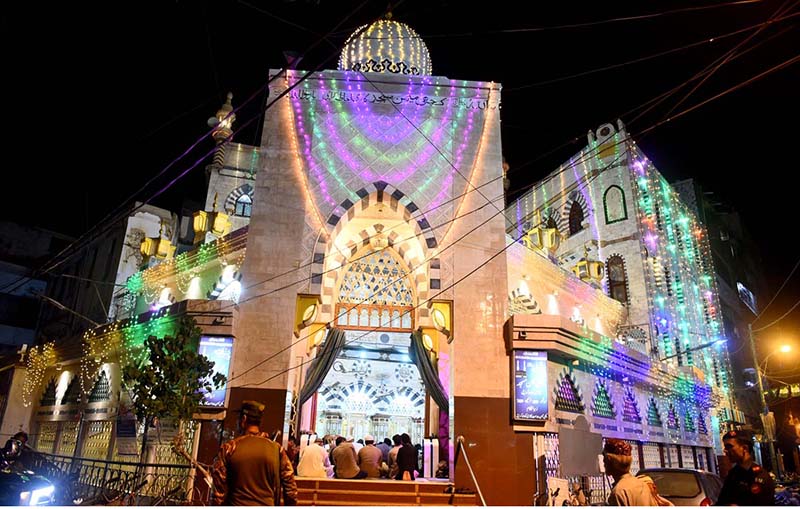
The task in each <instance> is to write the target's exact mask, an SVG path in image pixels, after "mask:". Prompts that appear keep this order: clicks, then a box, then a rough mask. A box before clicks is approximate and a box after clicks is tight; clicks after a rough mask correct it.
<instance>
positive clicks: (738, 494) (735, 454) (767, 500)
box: [717, 431, 775, 505]
mask: <svg viewBox="0 0 800 509" xmlns="http://www.w3.org/2000/svg"><path fill="white" fill-rule="evenodd" d="M722 443H723V445H724V447H725V455H726V456H728V459H730V460H731V461H732V462H733V463H736V465H735V466H734V467H733V468H732V469H731V470H730V472H728V477H726V478H725V484H723V485H722V490H721V491H720V492H719V499H718V500H717V505H775V483H774V482H773V481H772V478H771V477H770V476H769V473H767V471H765V470H764V469H763V468H761V465H758V464H756V463H755V461H753V437H752V435H751V434H750V433H749V432H747V431H729V432H727V433H725V436H723V437H722Z"/></svg>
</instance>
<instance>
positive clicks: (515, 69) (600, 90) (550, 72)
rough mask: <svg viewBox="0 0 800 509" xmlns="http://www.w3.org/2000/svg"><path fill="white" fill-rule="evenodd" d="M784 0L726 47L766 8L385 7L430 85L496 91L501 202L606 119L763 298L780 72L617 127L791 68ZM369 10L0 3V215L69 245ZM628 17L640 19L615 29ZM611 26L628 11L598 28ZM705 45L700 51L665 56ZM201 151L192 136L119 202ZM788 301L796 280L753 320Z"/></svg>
mask: <svg viewBox="0 0 800 509" xmlns="http://www.w3.org/2000/svg"><path fill="white" fill-rule="evenodd" d="M785 3H786V4H787V5H794V7H793V9H792V10H790V11H789V15H792V14H794V15H795V16H796V17H789V18H788V19H783V20H780V21H777V22H775V23H772V24H771V25H770V26H769V27H767V28H765V29H764V30H762V31H761V32H759V33H757V34H756V35H755V36H754V37H753V38H752V39H751V40H750V41H749V42H744V43H743V41H745V39H746V37H748V36H750V35H752V34H755V33H756V30H755V29H753V30H748V31H745V32H742V33H739V34H738V35H734V36H728V37H723V36H724V35H725V34H728V33H730V32H734V31H737V30H741V29H745V28H748V27H752V26H754V25H757V24H759V23H763V22H765V21H766V20H768V19H769V18H770V17H771V16H773V15H775V13H776V11H778V10H779V8H781V7H782V6H783V5H784V2H783V1H761V2H738V3H737V2H698V1H694V0H686V1H683V2H630V3H620V2H586V3H585V5H583V4H581V3H579V2H519V1H516V2H504V1H492V2H481V3H472V2H463V1H455V0H450V1H447V0H407V1H405V2H394V8H393V13H394V19H396V20H398V21H402V22H405V23H407V24H409V25H410V26H411V27H412V28H414V29H415V30H416V31H417V32H418V33H419V34H420V35H421V36H422V37H423V39H424V40H425V42H426V43H427V45H428V48H429V50H430V55H431V60H432V62H433V68H434V74H436V75H444V76H447V77H449V78H454V79H465V80H487V81H488V80H493V81H495V82H499V83H502V85H503V87H504V89H503V94H502V112H501V115H502V128H503V132H502V134H503V152H504V155H505V157H506V159H507V161H508V162H509V164H510V166H511V168H512V173H511V174H510V175H511V183H512V191H513V190H514V189H519V188H521V187H523V186H526V185H528V184H530V183H532V182H534V181H536V180H538V179H540V178H542V177H544V176H545V175H547V174H548V173H550V172H551V171H553V170H554V169H555V168H556V167H557V166H558V164H559V163H561V162H563V161H564V160H566V159H567V158H569V157H570V156H571V155H573V154H574V153H576V152H577V151H578V150H579V149H580V148H581V147H583V146H584V145H585V144H586V133H587V131H588V130H589V129H596V128H597V127H598V126H599V125H601V124H603V123H605V122H613V121H614V120H615V119H616V118H618V117H621V118H622V120H623V121H624V122H625V123H626V124H627V128H628V130H629V132H630V133H631V134H632V135H633V136H634V138H635V139H636V140H637V142H638V143H639V145H640V146H641V147H642V148H643V149H644V151H645V153H647V154H648V155H649V157H650V158H651V159H652V160H653V161H654V163H655V165H656V167H657V168H658V169H659V170H660V171H661V172H662V173H663V174H664V175H665V176H666V177H667V179H668V180H670V181H673V180H678V179H684V178H695V179H697V180H698V181H699V182H700V184H701V185H702V186H703V188H704V189H705V190H706V191H710V192H713V193H714V197H715V199H716V200H717V201H720V202H724V203H727V204H729V205H731V206H732V207H734V208H735V209H736V210H738V211H739V212H740V214H741V216H742V218H743V220H744V222H745V224H746V226H747V227H748V228H749V230H750V232H751V233H752V235H753V237H754V238H755V240H756V242H757V243H758V245H759V246H760V248H761V255H762V257H763V260H764V270H765V272H766V276H767V277H766V281H765V283H766V285H765V290H766V291H765V293H764V294H763V295H761V305H762V306H763V305H764V304H766V302H768V301H769V300H770V299H771V298H772V296H773V295H774V293H775V291H776V290H777V289H778V287H779V286H780V285H781V283H782V282H783V281H784V279H785V278H786V276H787V275H788V274H789V272H790V271H791V270H792V268H793V267H794V265H795V263H796V262H797V261H798V259H799V258H800V250H798V249H797V248H796V247H795V246H796V245H797V231H798V228H797V227H796V224H797V221H796V217H797V216H796V212H795V208H796V207H795V203H796V201H797V200H798V198H797V197H796V190H797V184H798V180H800V179H798V176H797V169H798V164H797V162H796V161H797V160H796V157H795V155H794V153H793V152H794V148H795V147H796V146H797V118H798V116H799V115H800V108H799V107H798V102H800V101H798V92H797V91H798V89H800V86H798V84H800V63H795V64H794V65H790V66H788V67H785V68H782V69H780V70H777V71H775V72H772V73H770V74H768V75H767V76H765V77H763V78H762V79H759V80H758V81H755V82H753V83H751V84H749V85H747V86H744V87H743V88H741V89H739V90H736V91H733V92H731V93H728V94H726V95H724V96H723V97H721V98H720V99H717V100H715V101H713V102H711V103H709V104H707V105H705V106H702V107H700V108H698V109H696V110H695V111H693V112H690V113H688V114H686V115H685V116H682V117H681V118H679V119H677V120H674V121H672V122H669V123H667V124H665V125H661V126H660V127H657V128H655V129H653V130H652V131H650V132H649V133H648V134H646V135H645V136H638V135H637V133H640V132H642V131H644V130H646V129H648V128H649V127H651V126H653V125H654V124H656V123H658V122H660V121H661V120H663V119H664V118H665V116H666V114H667V112H668V111H669V110H670V109H671V108H673V107H675V106H676V104H677V103H678V102H679V101H681V100H683V103H682V104H680V105H678V106H677V107H676V108H675V111H674V112H673V114H674V113H679V112H681V111H683V110H685V109H687V108H690V107H692V106H694V105H696V104H699V103H701V102H702V101H704V100H706V99H708V98H710V97H713V96H715V95H717V94H720V93H723V92H725V91H726V90H728V89H730V88H731V87H734V86H736V85H739V84H741V83H743V82H745V81H746V80H748V79H750V78H753V77H754V76H756V75H758V74H760V73H762V72H765V71H767V70H769V69H771V68H773V67H775V66H778V65H780V64H782V63H784V62H786V61H787V60H789V59H791V58H794V57H796V56H797V50H798V48H800V38H799V37H798V27H797V23H798V22H800V16H798V15H797V14H798V12H800V10H798V8H797V6H796V5H797V4H796V2H785ZM22 4H24V5H22ZM540 4H541V6H540ZM552 4H559V7H554V6H553V5H552ZM545 5H546V7H544V6H545ZM386 6H387V3H386V2H385V1H380V2H375V1H371V2H366V3H364V5H363V6H361V2H352V1H344V0H336V1H334V0H317V1H304V0H297V1H293V2H292V1H269V2H257V1H256V0H251V1H248V2H245V1H241V2H236V1H233V0H223V1H177V2H176V1H171V2H168V1H162V2H106V3H101V4H97V5H96V6H95V5H91V6H90V5H87V4H85V3H80V2H79V3H74V2H72V3H59V4H56V5H44V4H40V3H33V2H16V3H12V4H8V5H6V6H4V12H3V14H2V27H0V28H1V30H0V32H2V35H0V37H2V42H3V48H4V50H5V51H4V54H5V55H4V65H3V71H4V72H3V75H4V78H5V79H4V80H3V81H4V83H5V87H4V89H5V90H6V92H5V94H4V100H3V109H2V111H3V117H4V133H3V134H4V136H3V140H4V147H5V150H4V155H5V158H4V162H5V169H6V171H5V174H6V176H7V177H10V178H11V184H10V185H9V186H8V187H6V189H5V190H6V192H5V193H4V196H3V198H4V199H3V200H2V214H0V218H3V219H9V220H13V221H18V222H22V223H26V224H31V225H35V226H41V227H45V228H49V229H53V230H56V231H61V232H65V233H69V234H72V235H78V234H80V233H82V232H84V231H86V230H87V229H88V228H90V227H91V226H93V225H94V224H95V223H96V222H97V221H98V220H100V219H101V218H103V217H104V216H105V215H106V214H107V213H108V212H109V211H110V210H112V209H113V208H114V207H115V206H116V205H118V204H119V203H120V202H122V201H123V200H124V199H126V198H128V197H129V196H130V195H131V194H133V193H134V192H135V191H136V190H137V189H139V188H140V187H141V186H142V184H144V183H145V182H146V181H147V180H149V179H150V178H151V177H153V176H154V175H156V174H157V173H158V172H159V171H161V170H162V169H163V168H164V167H165V166H166V165H167V164H168V163H169V162H170V161H172V160H173V159H174V158H176V157H177V156H178V155H179V154H181V153H182V152H184V151H185V150H186V149H187V148H188V147H189V146H190V145H191V143H193V142H194V141H196V140H197V139H198V138H200V137H201V136H202V135H203V134H204V133H205V132H206V131H207V129H208V128H207V124H206V120H207V119H208V118H209V117H210V116H211V115H213V113H214V112H215V111H216V110H217V108H218V107H219V106H220V104H221V102H222V101H223V100H224V97H225V94H226V93H227V92H228V91H229V90H230V91H232V92H233V93H234V106H238V105H240V104H242V102H243V101H245V99H246V98H247V97H249V96H250V95H251V94H253V93H254V92H255V91H257V90H259V88H260V87H263V85H264V83H265V82H266V79H267V72H268V69H270V68H280V67H282V66H283V65H284V64H285V63H286V59H285V57H284V51H287V50H289V51H296V52H298V53H301V54H302V53H304V52H306V49H307V48H308V47H309V46H311V45H312V44H313V43H315V42H316V41H317V40H318V39H319V38H320V36H321V35H322V34H326V33H329V32H332V34H331V35H330V36H329V37H328V41H329V42H322V43H321V44H319V45H317V47H316V48H315V49H314V50H312V51H310V52H307V53H306V54H305V56H304V58H303V60H302V62H301V63H300V65H299V66H298V68H299V69H303V70H307V69H312V68H314V67H316V66H317V65H318V64H320V63H322V62H325V61H326V59H330V60H328V64H327V65H325V66H324V67H325V68H335V66H336V62H337V60H338V53H339V49H340V48H341V46H342V44H343V42H344V40H345V39H346V37H347V36H348V35H349V34H350V33H352V32H353V31H354V30H355V29H356V28H357V27H358V26H360V25H362V24H364V23H369V22H371V21H373V20H375V19H376V18H378V17H379V16H381V15H382V14H383V12H384V11H385V9H386ZM523 6H525V9H526V10H525V12H523V11H522V7H523ZM705 7H713V8H705ZM654 14H660V15H658V16H651V15H654ZM348 15H350V17H349V19H346V20H345V21H344V22H343V23H342V24H341V27H340V28H338V29H334V27H335V26H336V25H337V23H340V22H341V21H342V20H344V19H345V18H346V17H347V16H348ZM641 16H647V17H646V18H642V19H630V18H636V17H641ZM783 17H786V15H785V14H784V16H783ZM613 18H628V19H622V20H618V21H611V22H603V21H604V20H610V19H613ZM568 25H571V26H568ZM712 37H713V38H715V41H714V42H713V43H709V42H706V43H703V44H699V45H696V46H693V47H689V48H685V49H681V50H678V48H682V47H684V46H687V45H690V44H694V43H698V42H700V41H708V39H710V38H712ZM740 43H743V44H742V46H741V47H740V48H739V50H738V52H737V54H736V57H735V58H732V59H730V61H729V62H727V63H726V64H725V65H724V66H722V67H721V68H720V69H719V70H718V71H717V72H716V73H714V74H713V76H711V77H710V78H709V79H708V80H707V81H705V82H704V83H703V84H702V85H701V86H700V87H699V88H698V89H697V90H696V91H695V92H693V93H692V94H689V92H690V91H691V89H692V88H693V86H694V84H696V83H698V82H697V81H696V82H693V83H692V84H690V85H689V86H687V87H684V88H682V89H680V90H679V91H678V92H677V93H676V94H675V95H673V96H671V97H670V98H669V99H668V100H667V101H666V102H665V103H664V104H662V105H660V106H658V107H656V108H654V109H652V110H651V111H649V112H647V113H646V114H644V115H642V116H641V117H639V118H635V117H636V114H637V113H639V111H641V110H637V111H635V112H632V110H634V108H637V107H640V106H641V105H642V104H643V103H645V102H646V101H648V100H650V99H652V98H654V97H656V96H658V95H660V94H662V93H664V92H667V91H669V90H671V89H673V88H674V87H676V86H678V85H680V84H681V83H684V82H685V81H687V80H688V79H690V78H691V77H692V76H693V75H695V74H696V73H697V72H698V71H700V70H702V69H703V68H705V67H706V66H708V65H709V64H711V63H712V62H713V61H715V60H716V59H718V58H719V57H720V56H721V55H723V54H724V53H725V52H726V51H728V50H730V49H732V48H734V47H735V46H736V45H738V44H740ZM670 50H675V51H670ZM668 51H669V54H666V55H663V56H659V57H656V58H652V59H649V60H645V61H641V62H631V61H632V60H635V59H641V58H644V57H650V56H652V55H656V54H658V53H662V52H668ZM626 62H627V64H625V65H623V66H620V67H616V68H613V69H609V70H606V71H603V72H594V73H589V74H585V75H583V76H577V77H572V78H569V79H563V80H558V79H559V78H563V77H568V76H571V75H575V74H578V73H585V72H587V71H592V70H594V69H598V68H603V67H607V66H614V65H616V64H623V63H626ZM553 80H558V81H553ZM687 96H688V97H687ZM263 100H264V98H263V95H261V94H259V95H257V96H256V98H255V99H254V100H253V101H251V103H250V104H248V105H247V106H246V107H245V108H243V109H242V111H241V112H240V113H239V114H238V118H239V123H240V124H241V123H242V121H243V120H246V119H250V118H252V117H253V116H254V115H257V114H258V112H259V110H260V108H261V105H262V103H263ZM259 124H260V122H254V123H253V125H254V126H255V125H259ZM258 136H259V133H258V132H256V130H255V129H246V130H244V131H243V132H242V133H240V134H238V135H237V136H236V138H235V141H238V142H241V143H246V144H256V143H257V141H258ZM575 139H577V141H576V142H573V143H571V144H569V143H568V142H570V140H575ZM211 147H212V143H211V142H210V141H209V140H204V141H203V142H202V143H201V144H200V145H199V146H198V147H197V148H196V149H195V150H193V151H192V152H191V153H190V154H189V156H188V157H186V158H185V159H182V160H181V162H179V163H178V164H177V165H175V166H174V167H173V168H172V169H171V170H169V171H168V172H166V174H165V176H164V177H163V178H161V179H159V180H158V181H157V182H156V184H154V185H152V186H150V187H148V188H146V189H144V190H143V191H141V192H140V193H139V195H138V197H139V199H140V200H142V199H146V198H147V197H148V196H151V195H152V194H153V193H154V191H155V190H156V189H159V188H161V187H162V186H164V185H165V184H166V182H168V181H169V180H171V179H172V178H174V177H175V176H176V175H177V174H178V173H180V172H181V171H183V170H185V169H186V168H188V167H189V165H191V164H192V163H194V162H195V161H196V160H197V159H198V158H199V157H200V156H201V155H202V154H204V153H205V152H207V151H208V150H210V149H211ZM554 149H555V150H554ZM205 164H206V163H205V162H204V163H202V164H200V165H199V166H198V167H197V168H196V169H195V170H193V171H191V172H190V173H189V174H188V175H187V177H185V178H183V179H182V180H180V181H179V182H178V183H177V184H176V185H174V186H173V187H172V188H171V189H170V190H169V191H167V192H166V193H164V195H163V196H161V197H160V198H158V199H157V200H156V201H155V204H156V205H160V206H164V207H167V208H172V209H173V210H176V209H178V208H179V207H180V204H181V202H182V200H183V199H190V200H192V199H193V200H195V201H197V202H201V201H202V200H203V198H204V172H203V170H202V168H203V167H204V166H205ZM798 299H800V270H799V271H798V272H797V273H795V275H794V276H793V277H792V279H791V280H790V281H789V282H788V283H787V284H786V287H785V288H784V290H783V291H782V292H781V294H780V295H779V296H778V298H777V299H776V300H775V302H774V303H773V304H772V305H771V306H770V308H769V309H768V310H767V312H766V313H765V314H764V317H763V318H762V320H760V321H759V325H764V324H766V323H768V322H769V321H771V320H773V319H775V318H777V317H779V316H780V315H782V314H783V313H784V312H785V311H787V310H788V309H789V308H790V307H791V306H792V305H793V304H794V303H795V302H797V300H798ZM799 326H800V307H799V308H797V309H796V310H795V312H794V313H793V314H792V315H791V316H790V317H789V318H788V319H786V320H784V321H782V322H781V323H780V330H778V326H776V327H773V328H772V329H771V330H769V331H767V332H765V334H770V335H773V334H781V335H783V336H786V337H787V338H790V339H793V340H794V342H795V343H796V344H797V346H798V347H800V334H799V333H798V327H799Z"/></svg>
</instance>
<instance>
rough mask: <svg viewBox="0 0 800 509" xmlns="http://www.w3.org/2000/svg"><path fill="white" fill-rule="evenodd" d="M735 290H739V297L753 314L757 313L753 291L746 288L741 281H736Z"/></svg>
mask: <svg viewBox="0 0 800 509" xmlns="http://www.w3.org/2000/svg"><path fill="white" fill-rule="evenodd" d="M736 290H737V291H738V292H739V298H740V299H741V300H742V302H744V304H745V305H746V306H747V307H748V308H749V309H750V311H752V312H753V314H755V315H757V314H758V308H756V296H755V295H753V292H751V291H750V290H748V289H747V287H746V286H745V285H743V284H742V283H739V282H738V281H737V282H736Z"/></svg>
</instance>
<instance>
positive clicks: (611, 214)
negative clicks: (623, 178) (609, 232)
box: [603, 185, 628, 224]
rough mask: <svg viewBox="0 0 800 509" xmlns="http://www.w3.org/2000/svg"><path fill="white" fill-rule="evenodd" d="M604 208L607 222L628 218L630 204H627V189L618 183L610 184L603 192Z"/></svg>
mask: <svg viewBox="0 0 800 509" xmlns="http://www.w3.org/2000/svg"><path fill="white" fill-rule="evenodd" d="M603 210H604V211H605V216H606V224H612V223H617V222H619V221H624V220H626V219H628V206H627V205H626V204H625V191H623V190H622V188H621V187H619V186H617V185H613V186H609V188H608V189H606V191H605V193H603Z"/></svg>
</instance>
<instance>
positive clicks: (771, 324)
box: [753, 300, 800, 332]
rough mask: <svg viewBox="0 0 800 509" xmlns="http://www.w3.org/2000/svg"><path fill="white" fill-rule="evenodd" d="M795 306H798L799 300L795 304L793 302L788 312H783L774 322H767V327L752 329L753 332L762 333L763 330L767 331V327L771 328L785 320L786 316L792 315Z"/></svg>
mask: <svg viewBox="0 0 800 509" xmlns="http://www.w3.org/2000/svg"><path fill="white" fill-rule="evenodd" d="M797 306H800V300H798V301H797V302H795V303H794V306H792V307H791V308H789V311H787V312H785V313H784V314H782V315H781V316H780V318H777V319H775V320H773V321H771V322H769V323H768V324H767V325H765V326H763V327H759V328H758V329H753V332H761V331H762V330H764V329H768V328H769V327H772V326H773V325H775V324H776V323H778V322H780V321H781V320H783V319H784V318H786V317H787V316H789V315H790V314H791V313H792V311H794V310H795V309H796V308H797Z"/></svg>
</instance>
